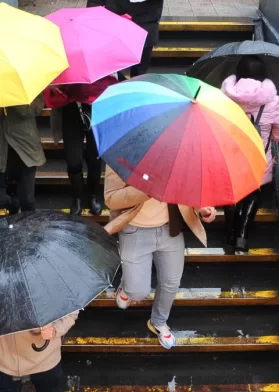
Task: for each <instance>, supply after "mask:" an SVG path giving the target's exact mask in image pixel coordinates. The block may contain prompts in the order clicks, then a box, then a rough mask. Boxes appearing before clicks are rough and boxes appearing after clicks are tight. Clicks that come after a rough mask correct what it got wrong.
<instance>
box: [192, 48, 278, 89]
mask: <svg viewBox="0 0 279 392" xmlns="http://www.w3.org/2000/svg"><path fill="white" fill-rule="evenodd" d="M244 55H257V56H260V57H261V58H262V59H263V60H264V62H265V64H266V66H267V72H268V74H269V78H270V79H271V80H272V81H273V82H274V83H275V84H276V86H277V88H278V90H279V72H278V67H279V46H277V45H274V44H270V43H268V42H264V41H244V42H232V43H229V44H226V45H224V46H221V47H220V48H218V49H215V50H213V51H212V52H210V53H208V54H206V55H205V56H203V57H201V58H200V59H199V60H198V61H196V63H194V65H193V66H192V67H191V68H190V69H189V70H188V72H187V76H191V77H193V78H197V79H200V80H203V81H204V82H207V83H209V84H211V85H212V86H215V87H220V86H221V85H222V82H223V81H224V80H225V79H226V78H227V77H228V76H229V75H233V74H235V71H236V66H237V64H238V62H239V60H240V59H241V58H242V57H243V56H244Z"/></svg>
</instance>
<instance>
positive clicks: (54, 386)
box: [31, 364, 64, 392]
mask: <svg viewBox="0 0 279 392" xmlns="http://www.w3.org/2000/svg"><path fill="white" fill-rule="evenodd" d="M31 380H32V383H33V384H34V387H35V388H36V392H50V391H51V392H63V389H64V388H63V384H64V379H63V371H62V367H61V365H60V364H59V365H57V366H56V367H55V368H53V369H51V370H49V371H47V372H43V373H37V374H33V375H32V376H31Z"/></svg>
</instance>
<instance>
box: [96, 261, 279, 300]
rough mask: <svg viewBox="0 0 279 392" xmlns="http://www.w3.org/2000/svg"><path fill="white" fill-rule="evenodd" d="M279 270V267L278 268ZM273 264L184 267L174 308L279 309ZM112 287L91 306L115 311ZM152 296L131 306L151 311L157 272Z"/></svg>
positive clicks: (278, 271)
mask: <svg viewBox="0 0 279 392" xmlns="http://www.w3.org/2000/svg"><path fill="white" fill-rule="evenodd" d="M278 267H279V266H278ZM278 267H277V266H275V265H274V264H269V265H268V264H265V265H260V264H256V265H252V264H250V263H243V264H239V263H238V264H237V263H236V264H233V263H232V264H229V265H224V264H221V265H218V264H198V265H195V264H188V263H186V264H185V269H184V273H183V277H182V280H181V287H180V289H179V292H178V294H177V295H176V299H175V302H174V305H175V306H222V305H226V306H244V305H260V304H264V305H279V292H278V290H279V268H278ZM120 278H121V271H120V272H119V273H118V274H117V276H116V279H115V281H114V287H113V288H110V289H108V290H107V291H106V292H104V293H102V294H101V295H99V297H98V298H97V299H96V300H95V301H93V302H92V303H91V304H90V306H92V307H95V306H100V307H116V303H115V289H116V288H117V287H118V285H119V283H120ZM151 285H152V288H153V289H152V292H151V293H150V295H149V296H148V298H147V299H145V300H143V301H140V302H137V303H136V302H134V303H133V304H132V306H137V307H142V306H146V307H150V306H151V305H152V301H153V299H154V289H155V287H156V285H157V279H156V270H155V268H154V269H153V273H152V282H151Z"/></svg>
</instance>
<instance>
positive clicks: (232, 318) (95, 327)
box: [63, 307, 279, 352]
mask: <svg viewBox="0 0 279 392" xmlns="http://www.w3.org/2000/svg"><path fill="white" fill-rule="evenodd" d="M149 317H150V312H149V311H147V310H144V309H128V310H126V311H121V310H120V309H115V310H114V309H106V308H103V309H101V308H99V309H94V311H92V310H90V309H87V310H85V311H84V312H82V313H81V314H80V318H79V320H78V322H77V324H76V326H75V327H74V328H73V329H72V330H71V331H70V332H69V334H68V336H67V337H65V339H64V344H63V349H64V350H65V351H74V352H78V351H86V352H94V351H95V352H102V351H107V352H109V351H111V352H135V351H139V352H166V351H167V350H165V349H163V348H162V346H160V345H159V343H158V341H157V338H156V337H154V335H153V334H151V333H150V332H149V331H148V329H147V327H146V322H147V320H148V319H149ZM169 324H170V326H171V327H172V329H173V331H174V332H175V334H176V337H177V347H176V348H175V349H173V350H174V351H177V352H183V351H184V352H187V351H217V352H218V351H254V350H257V351H260V350H278V349H279V319H278V309H277V308H276V307H269V308H265V307H245V308H216V309H210V308H196V309H194V308H186V307H185V308H184V309H183V311H181V308H174V309H173V311H172V314H171V318H170V322H169Z"/></svg>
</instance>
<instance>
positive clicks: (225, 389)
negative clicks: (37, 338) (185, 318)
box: [66, 384, 279, 392]
mask: <svg viewBox="0 0 279 392" xmlns="http://www.w3.org/2000/svg"><path fill="white" fill-rule="evenodd" d="M174 388H175V389H174ZM82 390H83V391H84V392H171V391H173V392H174V391H175V392H216V391H218V392H279V384H231V385H179V384H177V385H175V387H173V386H166V385H148V386H144V385H133V386H130V385H117V386H111V387H101V386H100V387H90V386H82ZM66 392H68V391H66Z"/></svg>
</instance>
